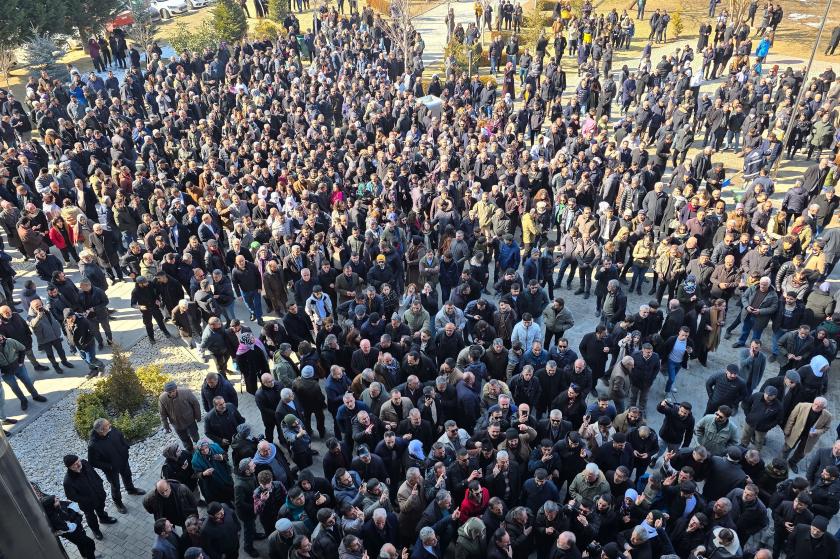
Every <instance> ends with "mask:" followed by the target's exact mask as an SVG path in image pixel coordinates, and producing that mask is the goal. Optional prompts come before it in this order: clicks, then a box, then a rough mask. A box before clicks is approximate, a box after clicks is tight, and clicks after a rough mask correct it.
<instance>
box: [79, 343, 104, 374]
mask: <svg viewBox="0 0 840 559" xmlns="http://www.w3.org/2000/svg"><path fill="white" fill-rule="evenodd" d="M77 349H78V350H79V356H80V357H81V358H82V360H83V361H84V362H85V363H87V365H88V367H89V368H90V370H93V369H96V368H98V367H101V366H102V361H100V360H99V359H97V357H96V344H95V343H92V344H90V346H89V347H86V348H81V347H80V348H77Z"/></svg>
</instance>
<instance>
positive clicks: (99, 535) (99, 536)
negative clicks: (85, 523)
mask: <svg viewBox="0 0 840 559" xmlns="http://www.w3.org/2000/svg"><path fill="white" fill-rule="evenodd" d="M91 531H92V532H93V537H94V538H96V539H97V540H101V539H104V538H105V536H103V535H102V532H100V531H99V530H91Z"/></svg>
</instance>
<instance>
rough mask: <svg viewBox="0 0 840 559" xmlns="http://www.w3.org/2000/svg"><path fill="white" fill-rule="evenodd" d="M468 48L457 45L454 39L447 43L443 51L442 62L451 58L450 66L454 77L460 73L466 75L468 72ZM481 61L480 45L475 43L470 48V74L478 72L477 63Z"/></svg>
mask: <svg viewBox="0 0 840 559" xmlns="http://www.w3.org/2000/svg"><path fill="white" fill-rule="evenodd" d="M469 50H470V47H469V46H467V45H466V44H464V43H459V42H458V41H456V40H455V39H452V40H451V41H449V44H448V45H446V48H444V49H443V58H444V60H449V57H450V56H451V57H452V60H453V64H452V67H451V69H452V71H453V72H455V74H456V75H458V74H461V73H467V72H469V71H470V68H469V65H470V56H469ZM480 60H481V44H480V43H475V44H473V46H472V72H470V73H472V74H475V73H477V72H478V63H479V61H480Z"/></svg>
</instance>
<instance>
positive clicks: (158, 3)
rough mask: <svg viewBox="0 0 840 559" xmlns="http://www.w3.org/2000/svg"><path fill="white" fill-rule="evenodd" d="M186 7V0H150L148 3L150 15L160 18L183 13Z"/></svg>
mask: <svg viewBox="0 0 840 559" xmlns="http://www.w3.org/2000/svg"><path fill="white" fill-rule="evenodd" d="M193 1H202V0H193ZM188 9H189V8H188V7H187V0H151V2H150V5H149V11H150V12H151V13H152V17H153V18H154V17H159V18H160V19H169V18H171V17H172V16H173V15H175V14H184V13H186V12H187V10H188Z"/></svg>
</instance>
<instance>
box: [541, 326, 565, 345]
mask: <svg viewBox="0 0 840 559" xmlns="http://www.w3.org/2000/svg"><path fill="white" fill-rule="evenodd" d="M564 333H565V332H552V331H551V330H549V329H548V328H546V329H545V340H544V341H543V347H544V348H549V347H551V339H552V338H554V340H555V341H558V342H559V341H560V338H562V337H563V334H564Z"/></svg>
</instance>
